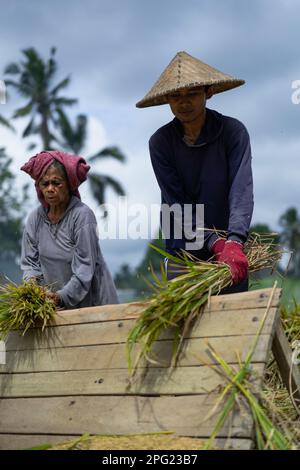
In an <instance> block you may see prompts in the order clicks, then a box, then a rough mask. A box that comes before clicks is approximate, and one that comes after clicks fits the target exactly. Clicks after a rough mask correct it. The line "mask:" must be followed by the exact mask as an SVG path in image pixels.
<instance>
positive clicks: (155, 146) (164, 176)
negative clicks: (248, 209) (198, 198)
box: [149, 136, 218, 248]
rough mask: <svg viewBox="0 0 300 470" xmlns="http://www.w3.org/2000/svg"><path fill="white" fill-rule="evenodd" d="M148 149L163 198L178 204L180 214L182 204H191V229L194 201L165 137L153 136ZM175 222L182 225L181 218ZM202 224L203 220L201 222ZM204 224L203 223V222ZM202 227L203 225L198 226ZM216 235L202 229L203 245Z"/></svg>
mask: <svg viewBox="0 0 300 470" xmlns="http://www.w3.org/2000/svg"><path fill="white" fill-rule="evenodd" d="M149 151H150V157H151V163H152V167H153V170H154V173H155V176H156V179H157V182H158V185H159V187H160V190H161V193H162V198H163V200H164V201H165V202H166V203H167V204H168V205H169V206H172V205H173V204H179V205H180V206H181V208H182V214H183V209H184V204H192V205H193V213H192V216H193V218H192V227H193V230H195V228H196V214H195V202H194V201H193V200H192V199H191V198H190V196H189V195H188V194H186V192H185V190H184V187H183V183H182V180H181V178H180V176H179V174H178V172H177V169H176V167H175V165H174V164H172V159H171V149H170V146H169V145H168V143H167V142H166V140H165V139H163V138H159V139H158V137H157V136H155V142H154V141H153V138H151V139H150V141H149ZM174 222H175V223H178V224H180V225H181V226H183V218H182V217H181V218H178V219H177V220H174ZM203 224H204V222H203ZM204 226H205V224H204ZM200 228H203V227H200ZM217 238H218V237H217V235H216V234H215V233H214V232H212V231H210V230H205V231H204V245H206V246H207V247H208V248H209V247H210V245H212V244H213V242H214V241H215V240H216V239H217Z"/></svg>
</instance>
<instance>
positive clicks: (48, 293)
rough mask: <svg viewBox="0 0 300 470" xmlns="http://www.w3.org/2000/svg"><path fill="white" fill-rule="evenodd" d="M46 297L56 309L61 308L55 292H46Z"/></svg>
mask: <svg viewBox="0 0 300 470" xmlns="http://www.w3.org/2000/svg"><path fill="white" fill-rule="evenodd" d="M47 297H48V298H49V299H51V300H52V301H53V302H54V303H55V305H56V306H57V307H58V308H63V305H62V301H61V298H60V297H59V295H57V294H56V292H51V291H48V292H47Z"/></svg>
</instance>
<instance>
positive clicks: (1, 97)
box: [0, 80, 6, 104]
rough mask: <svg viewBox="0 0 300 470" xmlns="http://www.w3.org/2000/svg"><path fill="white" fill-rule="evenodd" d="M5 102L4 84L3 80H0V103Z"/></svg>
mask: <svg viewBox="0 0 300 470" xmlns="http://www.w3.org/2000/svg"><path fill="white" fill-rule="evenodd" d="M5 103H6V86H5V82H4V81H3V80H0V104H5Z"/></svg>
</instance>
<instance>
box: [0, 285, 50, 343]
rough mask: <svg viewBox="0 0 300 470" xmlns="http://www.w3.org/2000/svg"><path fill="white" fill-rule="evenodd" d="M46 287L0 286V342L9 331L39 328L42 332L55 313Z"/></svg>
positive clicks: (24, 331)
mask: <svg viewBox="0 0 300 470" xmlns="http://www.w3.org/2000/svg"><path fill="white" fill-rule="evenodd" d="M48 293H49V291H48V290H47V288H46V287H42V286H39V285H38V284H36V283H34V282H24V283H23V284H21V285H19V286H18V285H16V284H14V283H8V284H6V285H3V286H0V340H2V341H4V340H5V339H6V338H7V335H8V333H9V332H10V331H11V330H15V329H21V330H23V335H24V334H25V333H26V331H27V330H28V328H30V327H32V326H40V327H41V328H42V330H43V329H44V328H45V326H46V324H47V323H48V322H49V321H50V320H51V319H52V318H53V316H54V315H55V313H56V306H55V303H54V301H53V300H52V299H51V298H50V297H49V296H48Z"/></svg>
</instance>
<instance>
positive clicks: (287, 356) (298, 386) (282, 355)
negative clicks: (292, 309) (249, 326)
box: [272, 318, 300, 411]
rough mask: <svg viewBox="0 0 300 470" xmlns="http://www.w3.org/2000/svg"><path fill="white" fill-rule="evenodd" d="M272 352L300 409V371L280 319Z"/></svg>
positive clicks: (297, 407)
mask: <svg viewBox="0 0 300 470" xmlns="http://www.w3.org/2000/svg"><path fill="white" fill-rule="evenodd" d="M272 352H273V354H274V357H275V360H276V362H277V365H278V369H279V372H280V375H281V378H282V381H283V383H284V384H285V386H286V388H287V390H288V391H289V393H290V394H291V395H292V397H293V399H294V405H296V406H295V407H296V409H298V411H299V409H300V371H299V366H298V365H296V364H293V362H292V349H291V347H290V345H289V342H288V340H287V337H286V335H285V333H284V329H283V326H282V323H281V320H280V318H278V320H277V322H276V328H275V334H274V339H273V345H272Z"/></svg>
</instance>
